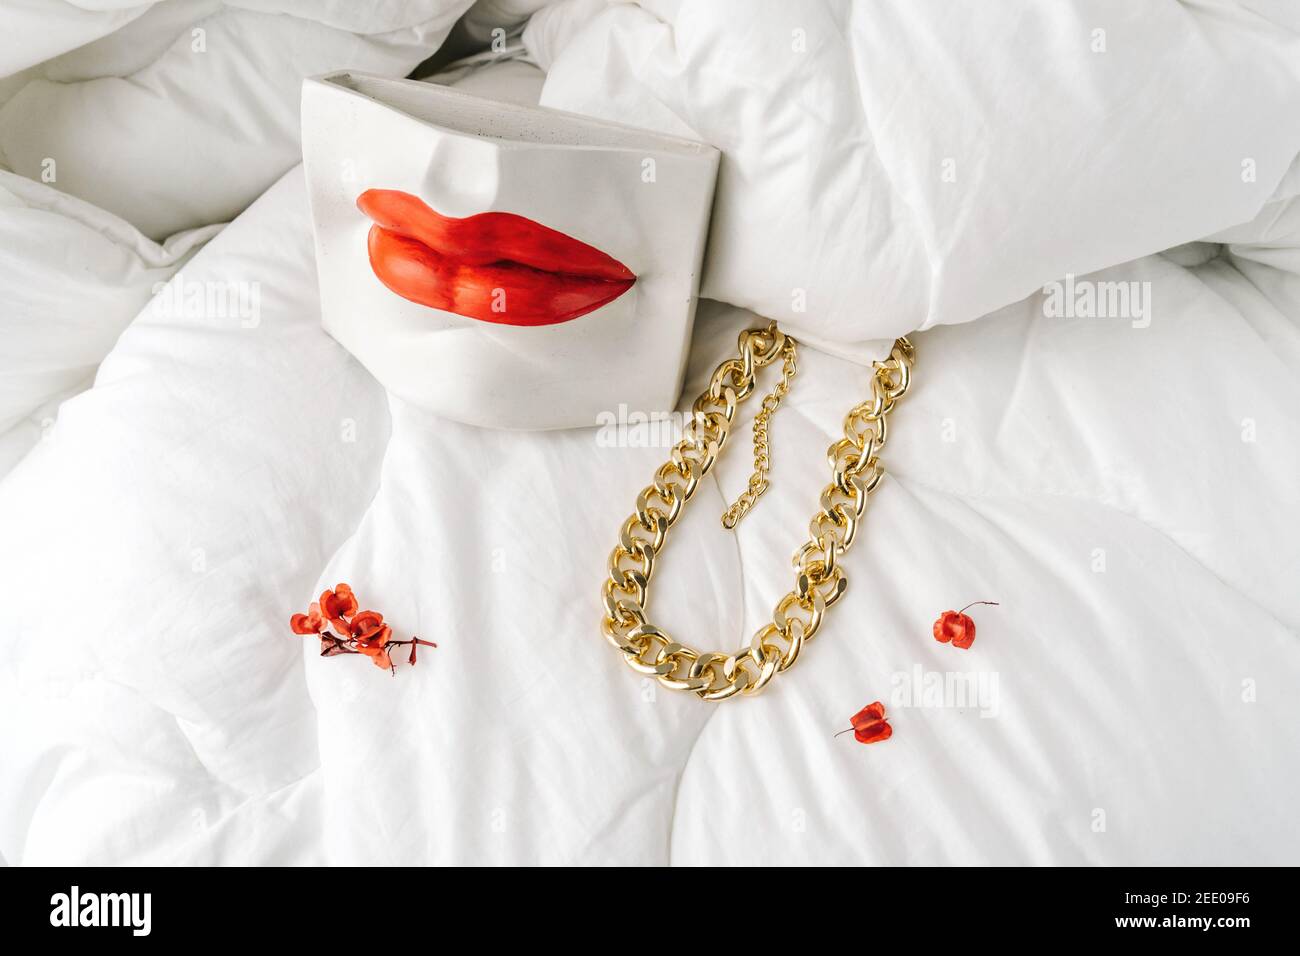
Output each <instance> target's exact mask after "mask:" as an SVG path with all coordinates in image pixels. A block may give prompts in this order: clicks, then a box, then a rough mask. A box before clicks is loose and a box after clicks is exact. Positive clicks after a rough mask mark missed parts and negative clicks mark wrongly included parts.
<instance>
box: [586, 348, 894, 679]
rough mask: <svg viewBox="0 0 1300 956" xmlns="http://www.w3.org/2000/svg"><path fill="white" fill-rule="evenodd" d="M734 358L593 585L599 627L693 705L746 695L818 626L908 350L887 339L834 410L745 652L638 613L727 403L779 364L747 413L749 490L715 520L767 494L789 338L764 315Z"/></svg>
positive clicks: (730, 406) (838, 581)
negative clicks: (768, 602) (779, 582)
mask: <svg viewBox="0 0 1300 956" xmlns="http://www.w3.org/2000/svg"><path fill="white" fill-rule="evenodd" d="M737 347H738V351H739V353H740V354H739V356H738V357H736V358H730V359H727V360H726V361H725V362H723V363H722V364H721V365H719V366H718V367H717V368H716V369H714V372H713V378H712V379H711V380H710V381H709V387H708V388H707V389H706V390H705V391H704V393H703V394H701V395H700V397H699V398H697V399H696V400H695V404H694V405H693V406H692V416H691V420H690V421H689V422H688V423H687V424H686V427H685V428H684V429H683V434H682V440H681V441H679V442H678V443H677V444H676V445H675V446H673V450H672V452H671V453H670V455H669V458H668V461H666V462H664V463H663V464H662V465H660V466H659V468H658V470H657V471H655V475H654V481H653V482H652V483H651V484H649V485H647V486H646V487H645V488H644V489H642V491H641V493H640V494H639V495H637V499H636V511H635V513H633V514H632V515H631V516H629V517H628V519H627V520H626V521H625V522H624V523H623V528H622V530H621V531H620V532H619V543H618V545H617V546H616V547H615V548H614V550H613V552H612V553H611V554H610V557H609V578H608V580H606V581H605V584H604V588H603V591H602V593H603V595H604V603H605V618H604V620H603V621H602V622H601V631H602V632H603V633H604V635H605V638H606V640H608V641H609V642H610V643H611V644H613V645H614V646H615V647H616V648H618V649H619V650H620V651H621V652H622V653H623V660H624V661H625V662H626V663H627V664H628V666H629V667H631V668H632V669H633V670H634V671H636V672H637V673H640V674H645V675H647V676H650V677H654V678H655V679H656V680H658V681H659V683H660V684H662V685H663V686H664V687H667V688H669V689H671V690H688V691H691V692H693V693H694V694H695V695H696V696H698V697H700V698H702V699H704V700H726V699H727V698H729V697H733V696H735V695H736V694H746V695H752V694H757V693H759V692H760V691H761V690H763V688H765V687H766V686H767V685H768V684H769V683H771V681H772V678H773V677H775V676H776V675H777V674H779V673H781V672H782V671H784V670H786V669H787V668H789V667H790V666H791V665H793V664H794V662H795V661H796V660H797V659H798V657H799V652H800V651H801V650H802V649H803V646H804V644H805V643H807V642H808V641H810V640H812V638H813V636H814V635H815V634H816V633H817V630H818V628H820V627H821V623H822V618H823V617H824V616H825V613H826V609H827V608H828V607H830V606H831V605H833V604H834V603H835V602H836V601H838V600H839V599H840V596H841V595H843V594H844V590H845V588H847V587H848V581H847V580H846V579H845V577H844V569H843V568H842V567H840V563H839V558H840V555H842V554H843V553H844V552H845V551H847V550H848V549H849V547H850V546H851V545H852V544H853V539H854V537H855V536H856V534H857V530H858V522H859V521H860V520H861V518H862V513H863V511H864V510H865V509H866V506H867V497H868V495H870V494H871V492H872V491H874V490H875V488H876V486H877V485H878V484H880V479H881V478H882V477H883V476H884V470H883V469H882V467H881V465H880V461H879V459H878V458H877V452H879V451H880V449H881V448H882V447H883V446H884V444H885V439H886V437H887V434H888V432H887V429H886V417H887V416H888V415H889V412H890V411H891V410H892V409H893V407H894V403H895V402H896V401H898V400H899V399H900V398H902V397H903V395H904V394H905V393H906V392H907V388H908V385H909V384H910V383H911V373H912V364H913V362H914V360H915V356H916V352H915V350H914V349H913V348H912V344H911V343H910V342H909V341H908V340H907V339H906V338H900V339H898V340H896V341H895V342H894V346H893V348H892V349H891V350H890V355H889V358H887V359H885V360H884V361H880V362H875V363H874V364H873V366H872V376H871V397H870V398H869V399H868V400H867V401H865V402H862V403H861V404H859V405H855V406H854V407H853V408H852V409H850V410H849V413H848V414H847V415H846V416H845V417H844V437H843V438H841V439H839V440H838V441H836V442H835V443H834V444H833V445H831V447H830V449H829V450H828V451H827V454H826V457H827V459H828V460H829V462H830V466H831V472H832V479H831V483H830V484H829V485H827V486H826V488H825V489H824V490H823V491H822V495H821V510H820V511H818V512H817V513H816V514H815V515H813V518H812V522H811V523H810V524H809V540H808V541H807V543H805V544H804V545H803V546H802V547H801V548H799V550H798V551H796V552H795V555H794V561H793V563H794V566H795V569H796V571H797V573H796V575H795V586H794V590H792V591H790V592H789V593H788V594H786V595H785V597H783V598H781V600H780V601H778V602H777V604H776V608H775V610H774V611H773V612H772V620H771V621H770V622H768V623H767V624H765V625H763V626H762V627H761V628H759V630H758V632H757V633H756V634H755V635H754V636H753V638H752V639H751V640H750V642H749V646H748V647H744V648H741V649H740V650H737V651H735V652H734V653H731V654H725V653H722V652H718V651H709V652H704V651H698V650H696V649H695V648H692V647H689V646H687V645H685V644H680V643H678V642H677V641H675V640H673V639H672V637H670V636H669V635H668V634H667V633H666V632H665V631H664V630H662V629H661V628H659V627H656V626H655V625H654V624H651V623H650V622H649V621H647V620H646V610H645V608H646V600H647V597H648V589H649V587H650V577H651V575H652V573H653V572H654V566H655V559H656V557H657V556H658V555H659V553H660V552H661V551H662V550H663V546H664V541H665V539H666V538H667V536H668V529H669V528H671V527H672V526H673V525H674V524H675V523H676V522H677V519H678V518H679V517H680V516H681V512H682V507H683V505H685V504H686V502H688V501H690V500H691V497H692V496H693V495H694V494H695V491H696V489H697V488H698V487H699V484H700V479H701V478H703V477H704V476H705V475H707V474H708V473H709V471H710V469H712V468H713V465H714V462H716V461H717V458H718V454H719V453H720V452H721V450H722V446H723V445H724V444H725V443H726V440H727V435H728V434H729V433H730V431H731V424H732V421H733V420H734V419H735V416H736V408H737V407H738V406H739V405H740V403H741V402H743V401H744V400H745V399H746V398H748V397H749V396H750V394H751V393H752V392H753V391H754V385H755V382H756V375H757V370H758V369H760V368H763V367H764V366H766V365H770V364H771V363H772V362H774V361H776V359H777V358H778V357H780V358H782V359H783V363H782V371H781V380H780V382H779V383H778V384H777V386H776V388H775V390H774V391H773V392H772V393H771V394H770V395H768V396H767V397H766V398H764V399H763V407H762V408H761V409H760V410H759V413H758V415H757V416H756V417H755V419H754V473H753V475H751V476H750V479H749V486H748V488H747V489H746V490H745V492H744V493H743V494H741V496H740V498H739V499H737V501H736V503H735V504H733V505H732V506H731V507H730V508H728V509H727V511H726V513H725V514H724V515H723V516H722V524H723V527H725V528H729V529H730V528H734V527H735V526H736V524H737V522H739V521H740V519H741V518H743V517H744V516H745V515H746V514H747V513H748V512H749V510H750V509H751V508H752V507H753V506H754V503H755V502H756V501H757V500H758V497H759V496H760V495H761V494H763V492H764V491H766V490H767V487H768V481H767V475H768V472H769V469H770V464H771V462H770V458H769V454H768V437H767V429H768V424H769V422H770V420H771V417H772V414H773V413H774V412H775V411H776V409H777V406H779V405H780V404H781V399H782V398H784V397H785V395H786V393H787V392H789V390H790V381H791V379H792V378H794V374H795V361H796V353H795V350H796V343H795V340H794V339H792V338H791V337H790V336H788V335H786V334H785V333H784V332H782V331H781V330H780V329H778V328H777V325H776V323H775V322H772V323H770V324H769V325H768V326H767V327H766V328H763V329H757V328H755V329H746V330H745V331H743V332H741V333H740V339H739V342H738V346H737Z"/></svg>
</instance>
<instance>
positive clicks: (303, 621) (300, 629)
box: [289, 614, 320, 634]
mask: <svg viewBox="0 0 1300 956" xmlns="http://www.w3.org/2000/svg"><path fill="white" fill-rule="evenodd" d="M289 627H290V629H292V631H293V632H294V633H295V634H315V633H316V632H317V631H318V630H320V628H319V627H312V626H311V621H309V620H308V618H307V615H306V614H295V615H294V616H293V617H291V618H289Z"/></svg>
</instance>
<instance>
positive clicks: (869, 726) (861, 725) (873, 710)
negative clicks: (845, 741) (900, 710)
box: [835, 701, 894, 744]
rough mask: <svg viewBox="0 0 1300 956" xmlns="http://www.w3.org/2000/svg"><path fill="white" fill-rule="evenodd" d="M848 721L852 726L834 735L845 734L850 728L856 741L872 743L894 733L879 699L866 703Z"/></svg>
mask: <svg viewBox="0 0 1300 956" xmlns="http://www.w3.org/2000/svg"><path fill="white" fill-rule="evenodd" d="M849 723H850V724H852V725H853V726H851V727H849V728H847V729H846V730H841V731H840V733H838V734H836V735H835V736H836V737H838V736H840V734H847V733H848V732H849V731H850V730H851V731H853V737H854V739H855V740H857V742H858V743H860V744H874V743H878V742H879V741H881V740H888V739H889V738H890V737H892V736H893V735H894V728H893V727H891V726H890V725H889V719H888V718H887V717H886V716H885V705H884V704H882V703H881V702H880V701H876V702H875V703H873V704H867V706H866V707H863V708H862V709H861V710H860V711H858V712H857V713H856V714H854V715H853V716H852V717H850V718H849Z"/></svg>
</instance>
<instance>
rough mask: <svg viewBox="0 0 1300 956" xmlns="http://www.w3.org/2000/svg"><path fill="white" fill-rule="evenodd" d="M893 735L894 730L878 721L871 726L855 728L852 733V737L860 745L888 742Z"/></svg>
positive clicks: (885, 722) (882, 721)
mask: <svg viewBox="0 0 1300 956" xmlns="http://www.w3.org/2000/svg"><path fill="white" fill-rule="evenodd" d="M893 735H894V728H893V727H891V726H889V723H888V722H887V721H884V720H878V721H876V722H875V723H872V724H866V725H864V726H862V727H857V728H855V729H854V731H853V736H854V737H856V738H857V741H858V743H860V744H874V743H878V742H879V741H882V740H888V739H889V738H890V737H892V736H893Z"/></svg>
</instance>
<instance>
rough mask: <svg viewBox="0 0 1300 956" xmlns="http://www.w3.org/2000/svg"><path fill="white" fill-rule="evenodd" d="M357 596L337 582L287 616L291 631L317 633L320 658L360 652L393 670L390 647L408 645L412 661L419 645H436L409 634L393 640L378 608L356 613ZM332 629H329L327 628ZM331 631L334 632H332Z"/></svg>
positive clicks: (410, 661) (376, 664) (390, 629)
mask: <svg viewBox="0 0 1300 956" xmlns="http://www.w3.org/2000/svg"><path fill="white" fill-rule="evenodd" d="M358 606H359V605H358V604H357V598H356V595H355V594H353V593H352V588H350V587H348V586H347V585H346V584H340V585H338V586H337V587H336V588H334V590H332V591H326V592H325V593H324V594H322V595H321V596H320V601H319V602H317V603H316V604H313V605H312V606H311V607H309V608H308V609H307V613H306V614H294V615H293V616H292V617H290V618H289V627H290V629H291V630H292V631H293V632H294V633H295V634H317V635H319V636H320V654H321V657H335V656H337V655H339V654H364V655H365V656H366V657H369V658H370V659H371V661H373V662H374V664H375V666H376V667H383V668H387V669H389V670H392V671H393V673H397V668H396V667H394V666H393V659H392V656H391V654H390V653H389V652H390V649H391V648H393V647H399V646H402V645H406V644H409V645H411V653H410V656H409V657H408V658H407V660H408V662H409V663H411V664H414V663H415V649H416V648H417V647H418V646H419V645H421V644H423V645H424V646H425V647H437V646H438V645H437V644H435V643H433V641H423V640H420V638H418V637H412V638H411V639H410V640H407V641H395V640H393V629H392V627H391V626H389V625H388V624H385V623H384V616H383V615H382V614H380V613H379V612H378V611H362V612H361V613H359V614H358V613H357V607H358ZM331 627H332V628H334V630H333V631H331V630H329V628H331ZM335 631H337V632H338V633H337V634H336V633H335Z"/></svg>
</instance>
